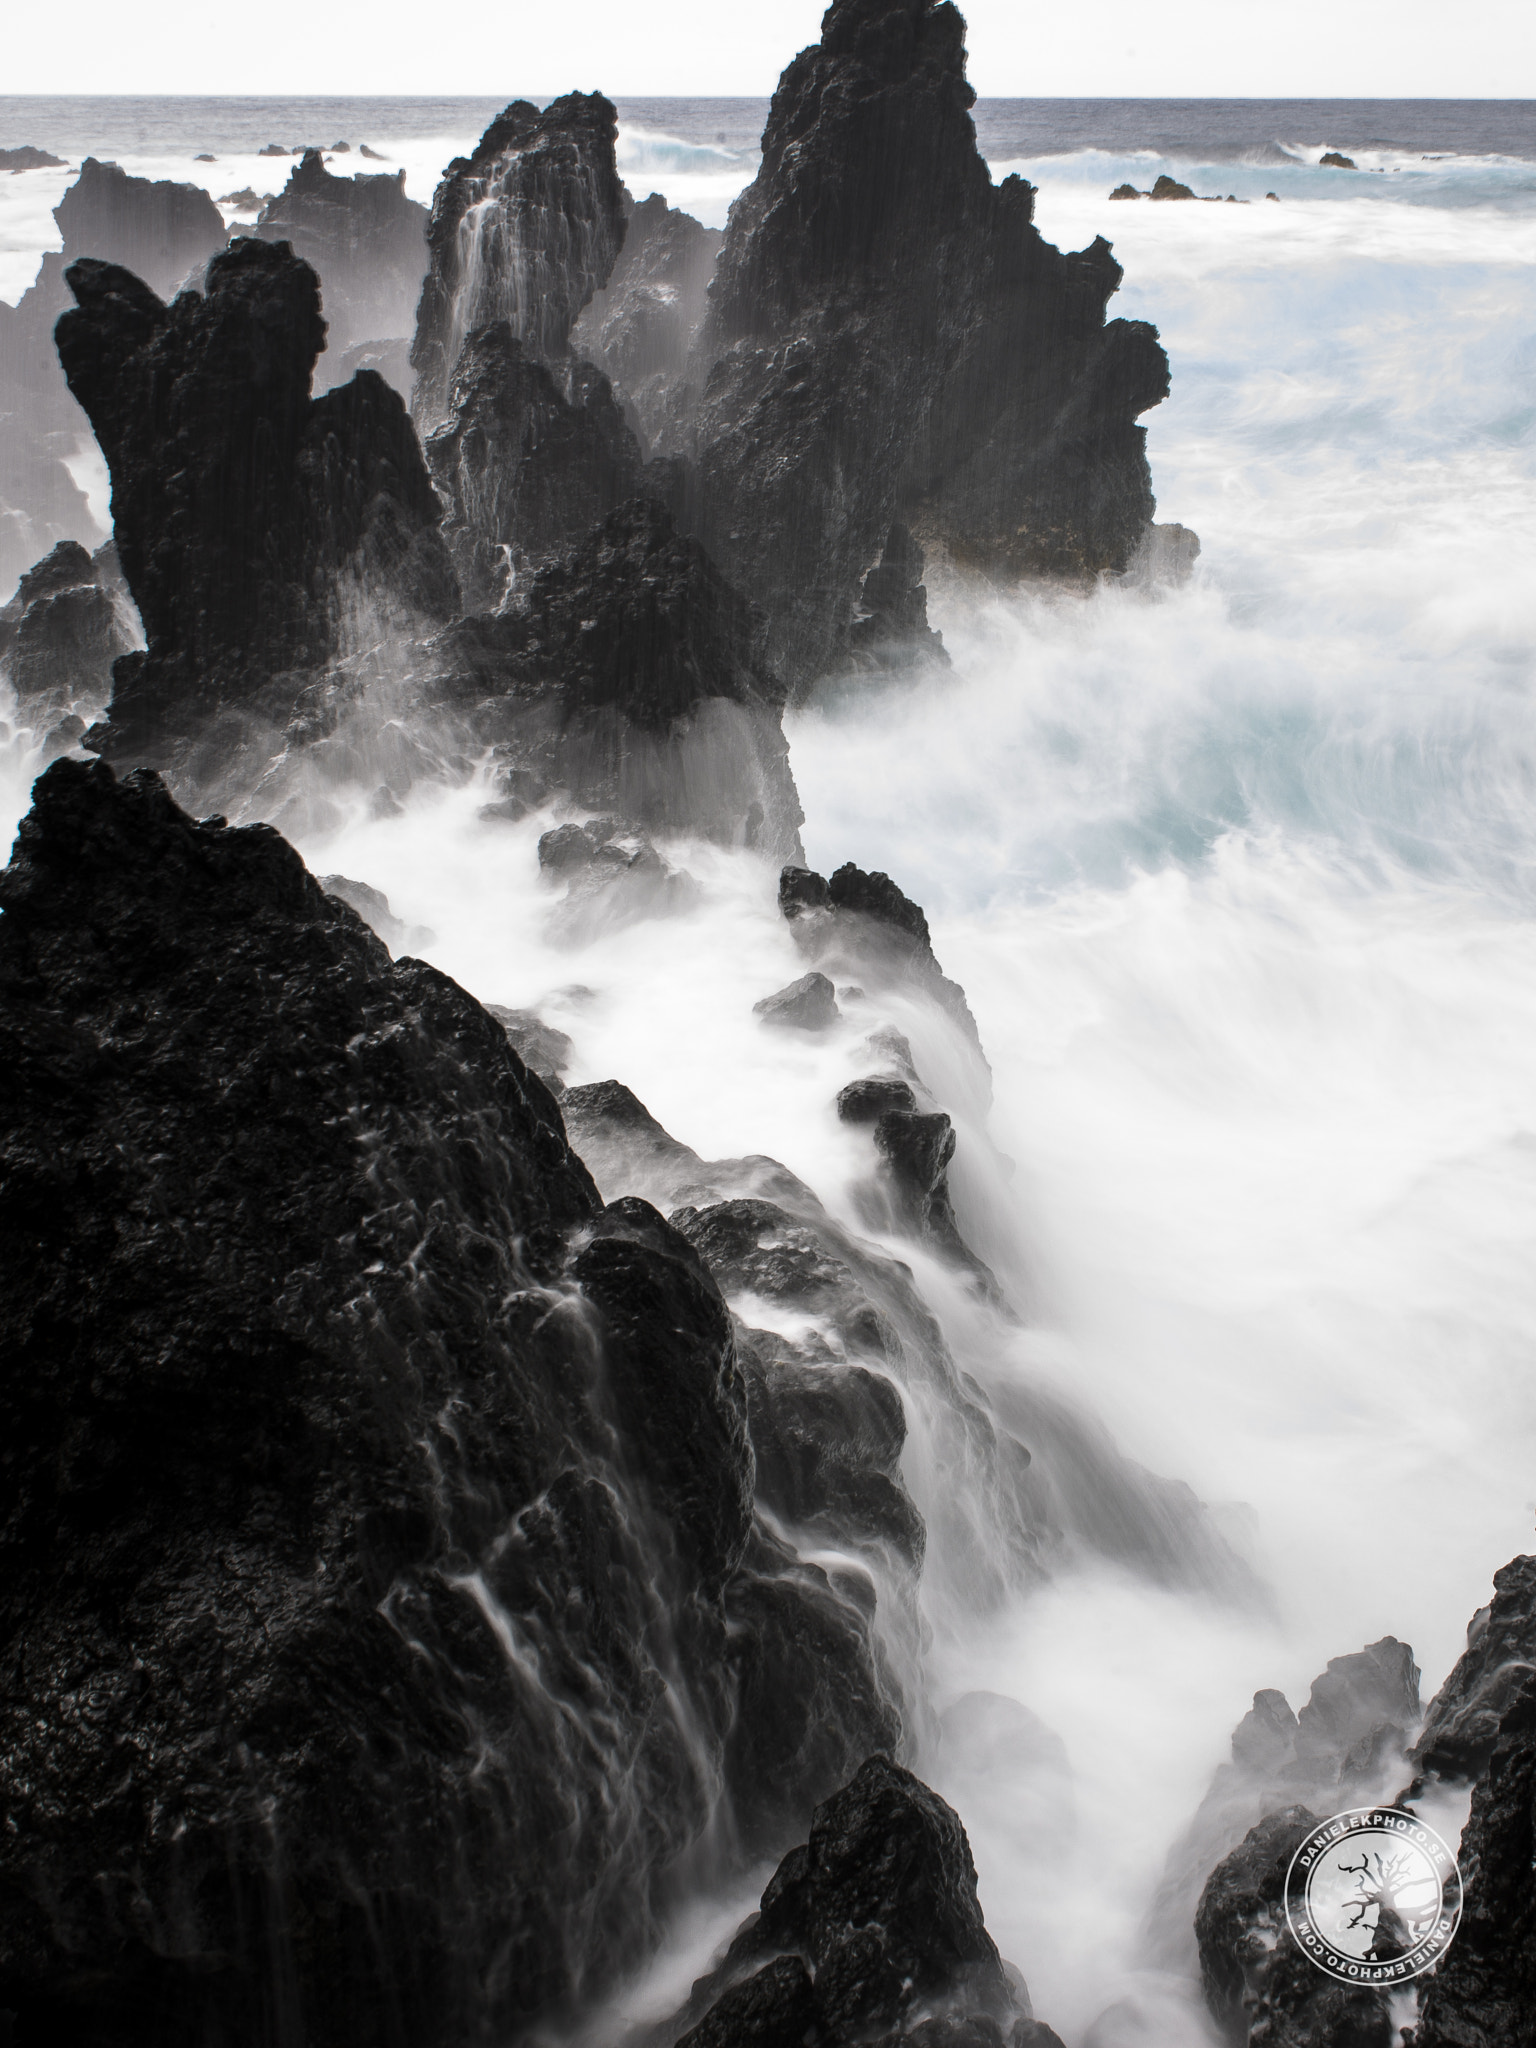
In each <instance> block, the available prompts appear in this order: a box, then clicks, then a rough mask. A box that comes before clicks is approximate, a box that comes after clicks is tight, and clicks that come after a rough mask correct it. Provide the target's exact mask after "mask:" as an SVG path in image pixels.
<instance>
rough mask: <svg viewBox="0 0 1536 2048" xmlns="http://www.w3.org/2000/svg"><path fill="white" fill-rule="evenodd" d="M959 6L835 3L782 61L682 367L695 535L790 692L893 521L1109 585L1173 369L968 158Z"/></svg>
mask: <svg viewBox="0 0 1536 2048" xmlns="http://www.w3.org/2000/svg"><path fill="white" fill-rule="evenodd" d="M973 99H974V94H973V93H972V91H971V88H970V86H969V85H968V84H967V83H966V79H965V49H964V24H963V22H962V21H961V18H960V15H959V14H958V13H957V12H956V10H955V8H954V7H953V6H951V5H949V4H947V0H938V4H935V0H836V4H834V5H833V6H832V7H831V8H830V9H829V10H828V12H827V15H826V17H825V19H824V21H823V25H822V39H821V42H820V43H819V44H818V45H816V46H815V47H813V48H811V49H808V50H805V51H802V52H801V54H800V55H799V56H798V57H797V58H795V60H794V61H793V63H791V64H790V66H789V67H788V69H787V70H786V71H785V73H784V75H783V77H782V79H781V80H780V82H779V88H778V91H777V93H776V94H775V96H774V100H773V106H772V109H771V111H770V113H769V117H768V125H767V128H766V130H765V132H764V136H763V159H762V166H761V169H760V170H759V172H758V175H757V178H756V179H755V181H754V182H753V184H752V185H751V186H750V187H749V188H748V190H747V191H746V192H745V193H743V195H742V196H741V198H740V199H739V200H738V201H737V202H736V204H735V206H734V207H733V208H732V211H731V217H730V222H729V225H728V227H727V230H726V236H725V243H724V246H723V248H722V250H721V252H720V259H719V263H718V266H717V269H716V272H715V277H714V281H713V283H712V285H711V287H710V293H709V311H708V314H707V317H706V320H705V323H704V327H703V330H702V332H701V334H700V336H699V338H698V342H697V344H696V347H695V351H694V360H693V368H692V371H691V379H692V391H693V404H694V410H693V415H692V418H691V420H690V427H689V433H690V438H689V439H688V442H687V446H688V448H689V449H690V450H691V451H692V452H693V454H694V455H695V458H696V461H697V476H696V479H695V480H694V486H693V488H694V497H693V499H692V501H691V514H690V516H691V518H692V520H693V522H694V524H695V526H696V529H697V531H698V532H699V533H700V535H701V536H702V537H703V539H704V540H705V542H706V544H707V545H708V547H709V548H710V550H711V552H712V553H713V554H714V555H715V557H716V559H717V560H718V562H719V563H720V565H721V567H722V569H723V570H724V571H725V573H726V574H727V575H728V576H729V577H730V578H731V579H732V580H733V581H735V582H737V583H739V584H740V586H741V588H742V589H743V590H745V591H746V592H747V593H748V595H750V596H751V597H753V598H754V599H756V600H757V601H758V602H759V603H761V604H762V606H763V608H764V611H765V613H766V615H767V620H768V635H769V638H768V650H769V654H770V658H771V659H773V660H774V662H775V664H776V665H777V666H779V667H780V668H781V670H782V671H783V673H784V674H785V676H786V677H787V679H788V680H789V682H790V684H791V687H792V689H794V690H796V691H799V690H803V689H804V688H806V687H808V686H809V685H810V683H811V682H812V681H814V679H815V678H816V677H817V676H819V675H821V674H823V673H825V672H826V671H827V670H829V669H831V668H834V667H838V666H841V664H842V662H843V660H844V658H845V656H846V652H847V647H848V633H849V628H850V626H851V624H852V622H853V618H854V615H855V607H856V601H857V598H858V595H859V591H860V586H861V583H862V582H863V579H864V578H865V576H866V574H867V572H868V571H869V570H870V569H871V567H872V566H874V565H875V564H876V562H877V560H878V558H879V556H880V553H881V549H882V543H883V541H884V539H885V537H886V536H887V534H888V532H889V529H890V526H891V523H892V521H893V519H900V520H901V521H902V522H903V523H905V524H906V525H907V526H908V527H909V528H910V529H911V530H912V532H913V533H915V534H916V535H917V537H918V538H919V540H921V541H923V542H924V543H926V544H934V543H939V544H942V545H943V546H944V547H945V548H946V549H947V550H948V551H949V553H950V554H951V555H952V556H953V557H954V558H956V559H957V560H961V561H964V562H968V563H972V564H976V565H978V566H980V567H983V568H985V569H986V570H988V571H989V572H990V573H1006V574H1010V575H1012V574H1019V573H1024V572H1037V571H1043V572H1048V573H1052V574H1067V575H1073V576H1085V575H1092V574H1094V573H1096V572H1098V571H1099V570H1103V569H1121V568H1123V567H1125V565H1126V564H1127V562H1128V561H1129V560H1130V557H1131V555H1132V554H1133V552H1134V550H1135V548H1136V546H1137V544H1138V542H1139V541H1140V539H1141V537H1142V535H1143V534H1144V532H1145V530H1146V528H1147V526H1148V524H1149V523H1150V521H1151V517H1152V510H1153V501H1152V495H1151V487H1150V478H1149V473H1148V470H1147V464H1146V457H1145V453H1144V446H1143V444H1144V438H1145V437H1144V434H1143V431H1142V429H1141V428H1139V427H1138V426H1137V425H1136V420H1137V417H1138V415H1139V414H1141V413H1143V412H1145V411H1146V410H1147V409H1148V407H1150V406H1152V405H1155V404H1156V403H1157V402H1158V400H1159V399H1160V398H1162V397H1163V396H1165V395H1166V392H1167V389H1168V367H1167V362H1166V359H1165V357H1164V355H1163V352H1162V350H1161V348H1160V347H1159V346H1158V343H1157V337H1156V334H1155V332H1154V330H1153V329H1152V328H1150V327H1149V326H1147V325H1146V324H1145V323H1144V322H1137V321H1123V320H1118V321H1113V322H1110V323H1109V324H1108V325H1106V323H1105V307H1106V305H1107V302H1108V300H1109V298H1110V296H1111V294H1112V293H1113V292H1114V290H1115V289H1116V287H1117V285H1118V284H1119V281H1120V274H1121V273H1120V269H1119V266H1118V265H1117V264H1116V263H1115V261H1114V259H1113V257H1112V256H1111V254H1110V252H1109V248H1108V245H1107V244H1106V243H1105V242H1104V241H1102V239H1101V240H1099V241H1096V242H1095V243H1094V244H1093V246H1092V247H1091V248H1089V249H1086V250H1083V251H1081V252H1079V253H1077V254H1075V255H1063V254H1062V253H1061V252H1060V251H1059V250H1057V249H1055V248H1053V247H1052V246H1051V245H1050V244H1049V243H1048V242H1046V241H1045V240H1044V239H1043V238H1042V237H1041V235H1040V234H1039V232H1038V230H1037V229H1036V228H1035V226H1034V224H1033V220H1032V212H1033V204H1034V194H1033V191H1032V189H1031V188H1030V187H1029V186H1028V185H1027V184H1025V183H1024V182H1023V181H1022V180H1021V179H1019V178H1017V177H1010V178H1008V179H1006V180H1005V181H1004V182H1003V184H1002V185H1001V186H994V185H993V183H992V180H991V175H990V173H989V172H988V169H987V166H986V164H985V162H984V161H983V159H982V157H981V156H980V154H979V152H978V151H977V148H976V139H975V132H974V129H973V126H972V123H971V118H970V107H971V104H972V101H973Z"/></svg>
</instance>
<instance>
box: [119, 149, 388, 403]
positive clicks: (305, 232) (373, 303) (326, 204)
mask: <svg viewBox="0 0 1536 2048" xmlns="http://www.w3.org/2000/svg"><path fill="white" fill-rule="evenodd" d="M252 233H253V234H256V235H259V236H260V237H261V239H262V240H263V241H266V242H286V243H287V244H288V245H289V247H290V248H291V249H292V250H293V252H294V254H295V255H296V256H302V257H303V259H304V261H305V262H306V263H307V264H309V266H310V268H311V269H312V270H314V271H315V272H316V273H317V274H318V276H319V279H320V295H321V300H322V304H323V308H324V312H325V320H326V327H327V337H326V338H327V351H326V355H325V357H324V358H323V359H322V362H321V364H320V366H319V374H318V375H317V384H318V385H319V387H320V388H324V386H325V385H327V384H330V383H333V382H337V381H339V379H338V378H337V377H336V376H335V374H334V373H331V374H326V373H327V372H330V371H331V365H332V364H333V363H335V362H336V361H337V359H338V358H339V357H340V356H341V355H343V354H344V352H346V351H347V350H350V349H352V348H355V347H357V346H358V345H359V344H360V343H363V342H375V343H376V342H380V341H385V340H389V339H392V338H404V337H408V336H409V335H410V334H411V333H412V331H413V330H414V327H415V324H416V304H417V301H418V299H419V298H420V296H421V281H422V278H423V277H424V276H425V275H426V268H427V209H426V208H425V207H424V206H420V205H418V204H417V202H416V201H415V200H414V199H407V198H406V196H405V173H404V171H396V172H394V173H393V175H391V174H390V173H388V172H379V173H378V174H376V175H373V176H363V177H357V178H338V177H335V176H333V174H332V173H331V172H330V171H328V170H327V169H326V167H325V159H324V157H323V156H322V155H321V153H320V151H319V150H318V149H306V150H305V152H304V154H303V156H302V158H301V159H300V161H299V162H298V163H297V164H295V166H294V168H293V169H292V170H291V171H290V172H289V174H288V183H287V184H286V185H285V186H284V187H283V189H282V191H281V192H280V193H278V195H277V197H276V198H275V199H272V200H269V201H268V203H267V204H266V206H265V207H263V209H262V211H261V215H260V217H259V219H258V220H257V222H256V225H255V227H254V229H253V230H252ZM128 268H129V269H132V268H133V266H132V264H129V265H128Z"/></svg>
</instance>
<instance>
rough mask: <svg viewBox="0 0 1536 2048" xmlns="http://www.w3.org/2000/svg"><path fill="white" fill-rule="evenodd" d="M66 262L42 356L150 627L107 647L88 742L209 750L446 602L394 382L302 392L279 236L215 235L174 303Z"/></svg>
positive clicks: (430, 507) (129, 754)
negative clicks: (144, 643) (134, 639)
mask: <svg viewBox="0 0 1536 2048" xmlns="http://www.w3.org/2000/svg"><path fill="white" fill-rule="evenodd" d="M68 281H69V284H70V288H71V290H72V291H73V292H74V294H75V297H76V299H77V301H78V305H77V307H76V309H75V310H74V311H73V312H70V313H66V314H65V315H64V317H63V318H62V319H61V320H60V322H59V325H58V348H59V355H60V359H61V361H62V362H63V365H64V370H65V374H66V376H67V377H68V379H69V383H70V389H71V390H72V391H73V392H74V393H75V395H76V397H77V398H78V399H79V400H80V402H81V404H82V405H83V406H84V407H85V410H86V412H87V413H88V414H89V416H90V420H91V424H92V426H93V427H94V428H95V430H96V437H97V439H98V441H99V442H100V444H101V447H102V451H103V453H104V454H105V455H106V458H107V463H108V466H109V468H110V470H111V474H112V511H113V519H114V523H115V528H116V538H117V546H118V552H119V554H120V556H121V559H122V566H123V572H124V574H125V576H126V578H127V581H128V586H129V589H130V590H131V591H132V593H133V597H134V600H135V602H136V603H137V605H138V608H139V613H140V616H141V618H142V620H143V622H144V630H145V633H146V635H147V637H148V642H149V645H148V649H147V651H146V652H145V653H143V654H141V655H131V656H127V657H125V658H124V659H123V660H122V661H121V662H120V663H119V664H118V667H117V670H116V685H115V688H114V691H113V698H112V705H111V710H110V715H109V717H108V719H107V721H106V723H105V726H104V727H103V728H101V729H99V730H98V732H97V734H96V735H95V744H96V745H97V746H98V747H99V748H100V750H101V751H102V752H103V753H104V754H106V755H107V756H109V757H110V758H112V759H114V760H119V761H125V762H126V761H134V760H144V759H146V758H149V759H152V760H157V761H163V760H164V759H165V758H166V756H167V754H175V753H176V752H177V751H178V750H181V749H186V748H191V749H193V750H194V751H195V749H196V748H197V746H198V744H199V742H200V740H201V739H202V738H203V736H205V735H206V736H207V745H208V746H209V747H210V748H211V749H212V750H213V751H215V752H221V753H227V752H228V751H229V750H230V749H231V748H232V746H233V745H234V744H235V740H234V736H233V735H234V734H235V733H238V732H239V731H240V730H241V729H242V727H243V725H244V724H245V723H246V722H247V721H248V720H250V719H252V718H258V719H264V720H265V721H266V722H267V723H268V725H269V726H275V727H276V728H277V730H279V731H280V730H281V728H282V725H283V723H284V722H285V721H286V719H287V717H288V716H289V715H290V714H291V712H292V708H293V705H294V702H295V699H296V696H297V694H298V691H299V690H300V689H301V688H302V687H303V685H304V683H305V682H307V681H308V680H309V679H310V678H311V677H312V676H313V675H314V674H315V673H316V672H317V671H321V670H323V669H324V667H325V666H326V664H327V663H329V662H331V661H333V660H334V659H336V657H337V656H338V655H339V654H341V653H342V652H343V651H344V650H345V649H346V648H347V647H348V646H349V644H352V643H354V642H356V641H358V640H363V641H366V640H368V639H371V638H376V637H378V635H379V634H380V633H381V632H383V631H386V630H387V629H388V628H389V627H390V626H394V627H396V628H400V627H405V626H410V625H416V624H418V623H419V622H420V621H421V620H423V619H425V620H428V621H441V620H445V619H447V618H451V617H452V616H453V614H454V612H455V611H456V610H457V606H458V591H457V586H456V583H455V579H454V575H453V570H452V566H451V564H450V562H449V559H448V556H447V552H446V550H445V548H444V546H443V542H442V539H441V537H440V535H439V533H438V531H437V523H438V518H439V514H440V507H439V505H438V502H437V497H436V494H435V492H434V491H433V489H432V484H431V480H430V479H429V477H428V475H427V472H426V469H425V466H424V464H423V462H422V459H421V451H420V448H419V446H418V444H417V441H416V436H415V433H414V432H413V430H412V427H411V423H410V420H409V419H408V417H407V415H406V411H405V406H404V402H403V401H402V400H401V398H400V396H399V394H398V393H397V392H395V391H393V390H391V389H390V387H389V386H388V385H387V384H386V383H385V382H384V380H383V379H382V378H381V377H380V376H379V375H378V374H377V373H376V372H374V371H369V370H362V371H359V372H358V373H357V375H356V376H355V377H354V378H353V379H352V381H351V383H349V384H347V385H345V386H343V387H341V388H340V389H338V390H334V391H329V392H327V393H326V394H325V395H324V396H323V397H321V398H318V399H312V398H311V397H310V395H309V387H310V373H311V371H312V369H313V367H314V363H315V359H316V357H317V356H318V355H319V354H320V351H321V349H322V348H323V347H324V345H325V324H324V322H323V320H322V319H321V316H320V294H319V281H318V279H317V278H316V276H315V273H314V271H313V270H312V269H311V268H310V266H309V265H308V264H307V263H305V262H303V261H302V260H301V259H300V258H299V257H297V256H295V255H294V253H293V251H292V250H291V249H290V248H289V247H288V245H287V244H286V243H284V242H264V241H259V240H256V239H254V238H251V237H246V238H242V239H240V240H238V241H235V242H233V243H232V244H231V245H230V246H229V248H228V249H227V250H226V251H225V252H224V253H223V254H221V255H219V256H217V257H215V258H214V260H213V261H212V262H211V263H210V264H209V266H208V273H207V292H206V296H201V297H200V296H198V295H196V294H191V293H185V294H182V295H181V296H180V297H178V298H177V299H176V300H175V301H174V303H173V304H172V305H170V306H166V305H165V304H163V303H162V301H161V300H160V299H159V298H157V297H156V296H155V294H154V292H152V291H151V290H150V288H149V287H148V286H147V285H146V284H144V283H143V282H142V281H141V280H140V279H139V278H137V277H135V276H133V275H132V274H131V273H130V272H129V271H127V270H126V269H123V268H122V267H120V266H118V265H115V264H110V263H100V262H95V261H89V260H88V261H82V262H80V263H77V264H75V265H73V266H72V267H71V269H70V271H69V273H68ZM231 727H232V728H233V732H231V730H230V728H231Z"/></svg>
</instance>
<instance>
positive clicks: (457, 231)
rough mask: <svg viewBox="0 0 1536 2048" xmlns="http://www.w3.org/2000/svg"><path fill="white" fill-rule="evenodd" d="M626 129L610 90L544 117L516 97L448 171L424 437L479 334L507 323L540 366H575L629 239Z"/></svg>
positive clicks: (424, 328) (419, 346)
mask: <svg viewBox="0 0 1536 2048" xmlns="http://www.w3.org/2000/svg"><path fill="white" fill-rule="evenodd" d="M616 132H617V117H616V115H615V114H614V110H613V107H612V106H611V104H610V103H609V102H608V101H607V100H605V99H604V98H603V96H602V94H601V93H568V94H566V96H565V97H564V98H563V99H558V100H554V101H552V102H551V104H550V105H549V106H547V107H546V108H545V109H544V110H543V112H542V113H541V112H540V111H539V109H538V108H537V107H535V106H534V105H533V104H532V103H531V102H530V101H527V100H515V101H514V102H513V103H512V105H511V106H509V107H508V108H506V110H505V111H504V112H503V113H501V114H499V115H498V116H497V118H496V119H495V120H494V121H493V122H492V123H491V125H490V127H489V128H487V129H486V131H485V133H484V135H482V136H481V138H480V141H479V143H478V144H477V146H476V148H475V150H474V152H473V154H472V155H470V156H467V157H455V158H454V160H453V162H452V163H451V164H450V165H449V166H448V170H447V173H446V175H445V176H444V179H443V182H442V183H441V184H440V185H439V186H438V188H437V194H436V197H435V199H434V200H433V203H432V219H431V224H430V226H429V228H428V230H427V242H428V249H429V255H430V269H429V271H428V275H427V281H426V284H425V286H424V288H423V291H422V295H421V305H420V310H419V314H418V319H417V326H416V341H415V346H414V348H413V349H412V352H411V361H412V363H413V365H414V367H415V370H416V375H417V385H416V393H415V398H414V401H413V403H414V409H415V413H416V417H417V418H418V420H420V421H421V423H422V431H423V433H424V434H425V433H427V432H429V431H430V430H431V429H432V428H433V427H435V426H437V425H438V424H439V423H440V422H441V420H442V419H443V418H444V416H445V413H446V409H447V405H448V396H449V388H450V385H451V382H452V379H453V373H454V369H455V367H456V365H457V363H458V359H459V351H460V349H461V348H462V347H463V345H464V343H465V341H466V340H467V338H468V337H469V336H470V335H471V334H473V333H475V332H476V331H477V330H478V329H480V328H482V327H486V326H489V325H491V324H493V323H495V322H497V321H504V322H505V323H506V325H507V326H508V327H509V328H510V329H511V332H512V334H513V336H514V338H515V339H516V340H517V341H519V342H520V343H521V344H522V346H523V348H524V350H525V352H526V353H527V354H528V355H529V356H530V357H532V358H533V360H534V361H536V362H543V363H555V362H562V361H564V359H565V357H566V356H567V354H568V349H569V340H570V332H571V327H572V324H573V322H574V321H575V319H576V316H577V314H578V313H580V311H581V309H582V307H583V306H585V305H586V303H587V301H588V300H589V299H590V298H591V296H592V294H593V293H594V292H595V291H597V290H598V289H599V287H600V286H602V285H604V284H606V283H607V281H608V277H609V274H610V272H611V271H612V269H613V264H614V258H615V257H616V256H617V254H618V252H619V247H620V244H621V243H622V242H623V239H624V188H623V186H622V185H621V184H620V183H619V176H618V172H617V170H616V169H615V167H614V136H615V134H616Z"/></svg>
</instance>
